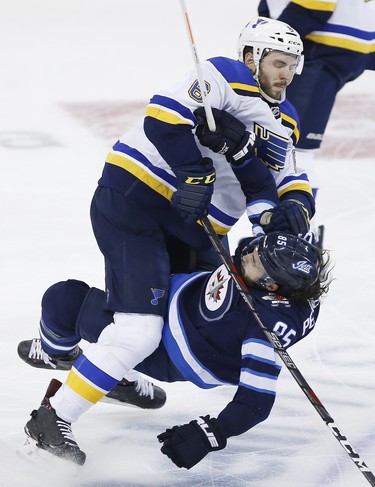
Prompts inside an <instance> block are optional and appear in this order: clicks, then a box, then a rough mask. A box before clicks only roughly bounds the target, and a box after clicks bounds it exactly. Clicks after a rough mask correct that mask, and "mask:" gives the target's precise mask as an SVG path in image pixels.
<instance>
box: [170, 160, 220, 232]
mask: <svg viewBox="0 0 375 487" xmlns="http://www.w3.org/2000/svg"><path fill="white" fill-rule="evenodd" d="M173 171H174V173H175V174H176V177H177V181H178V186H177V191H175V193H174V194H173V196H172V200H171V205H172V206H173V208H176V210H177V211H178V212H179V213H180V215H181V216H182V218H183V219H184V220H185V221H186V223H188V224H191V223H194V222H196V221H197V220H199V219H200V218H202V216H204V215H206V214H207V211H208V206H209V204H210V201H211V197H212V193H213V190H214V184H213V183H214V181H215V179H216V173H215V169H214V167H213V164H212V160H211V159H209V158H208V157H204V158H203V159H201V161H200V163H199V164H194V165H191V166H183V167H181V168H173Z"/></svg>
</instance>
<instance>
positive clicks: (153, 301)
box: [151, 287, 165, 306]
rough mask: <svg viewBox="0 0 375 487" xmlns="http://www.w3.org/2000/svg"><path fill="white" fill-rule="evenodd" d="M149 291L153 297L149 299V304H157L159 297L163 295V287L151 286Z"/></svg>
mask: <svg viewBox="0 0 375 487" xmlns="http://www.w3.org/2000/svg"><path fill="white" fill-rule="evenodd" d="M151 291H152V294H153V295H154V299H151V304H152V305H153V306H157V305H158V304H159V299H161V298H163V297H164V295H165V289H155V288H153V287H152V288H151Z"/></svg>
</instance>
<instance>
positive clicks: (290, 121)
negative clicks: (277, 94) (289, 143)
mask: <svg viewBox="0 0 375 487" xmlns="http://www.w3.org/2000/svg"><path fill="white" fill-rule="evenodd" d="M281 118H282V119H283V120H285V122H287V123H288V124H289V125H291V127H293V134H294V137H295V139H296V142H298V141H299V137H300V131H299V130H298V125H297V122H296V120H295V119H294V118H292V117H289V116H288V115H285V113H283V112H281Z"/></svg>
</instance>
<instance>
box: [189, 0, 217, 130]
mask: <svg viewBox="0 0 375 487" xmlns="http://www.w3.org/2000/svg"><path fill="white" fill-rule="evenodd" d="M180 5H181V10H182V13H183V16H184V21H185V26H186V31H187V34H188V38H189V42H190V47H191V51H192V54H193V58H194V62H195V68H196V71H197V76H198V84H199V89H200V92H201V94H202V101H203V107H204V111H205V112H206V117H207V124H208V128H209V129H210V131H211V132H215V130H216V124H215V119H214V116H213V114H212V108H211V105H210V103H209V100H208V93H207V89H206V82H205V81H204V77H203V72H202V65H201V63H200V60H199V56H198V49H197V46H196V44H195V42H194V36H193V31H192V29H191V24H190V20H189V14H188V11H187V7H186V2H185V0H180Z"/></svg>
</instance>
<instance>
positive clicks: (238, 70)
mask: <svg viewBox="0 0 375 487" xmlns="http://www.w3.org/2000/svg"><path fill="white" fill-rule="evenodd" d="M208 61H209V62H210V63H211V64H213V65H214V66H215V68H216V69H217V70H218V71H219V73H220V74H221V75H222V76H223V77H224V78H225V80H226V81H227V82H228V84H229V86H230V87H231V88H232V89H233V90H234V91H235V92H236V93H237V94H238V95H243V96H253V97H260V93H259V88H258V85H257V83H256V81H255V79H254V78H253V75H252V74H251V71H250V69H249V68H248V67H247V66H246V65H245V64H244V63H242V62H241V61H236V60H235V59H230V58H226V57H214V58H210V59H208Z"/></svg>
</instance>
